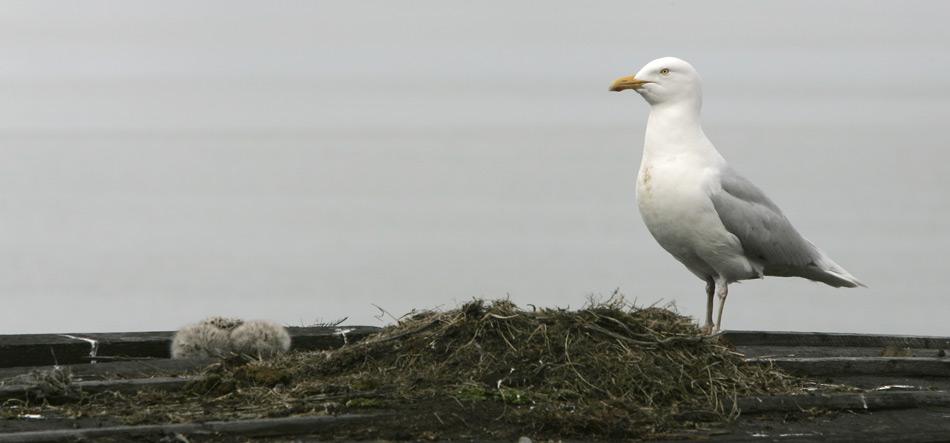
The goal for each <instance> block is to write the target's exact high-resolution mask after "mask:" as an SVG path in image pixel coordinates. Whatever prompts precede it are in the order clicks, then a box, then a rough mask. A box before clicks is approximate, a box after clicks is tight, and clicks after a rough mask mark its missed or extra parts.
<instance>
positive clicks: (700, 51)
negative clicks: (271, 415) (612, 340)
mask: <svg viewBox="0 0 950 443" xmlns="http://www.w3.org/2000/svg"><path fill="white" fill-rule="evenodd" d="M945 5H946V4H945V3H942V2H900V3H899V4H895V3H894V2H823V1H814V2H802V1H795V2H767V3H766V2H754V1H748V2H716V3H710V2H702V1H697V2H689V1H676V2H626V1H616V2H595V3H584V4H581V3H576V2H554V3H552V2H544V3H539V2H507V1H506V2H461V1H458V2H452V1H424V2H386V1H378V2H369V1H360V2H352V1H340V2H313V1H306V2H305V1H301V2H289V1H288V2H279V3H273V2H241V1H222V2H196V1H154V2H144V1H142V2H140V1H115V2H96V1H85V2H46V1H33V0H31V1H20V2H11V1H7V2H3V3H0V265H2V268H0V291H2V292H0V297H2V299H3V300H4V303H3V304H4V306H6V307H7V308H5V309H0V333H17V332H54V331H93V330H98V331H103V330H137V329H173V328H176V327H178V326H180V325H181V324H184V323H188V322H191V321H195V320H198V319H200V318H202V317H204V316H207V315H212V314H226V315H239V316H243V317H248V318H271V319H274V320H278V321H282V322H285V323H289V324H300V323H307V322H312V321H316V320H321V319H322V320H330V319H335V318H341V317H346V316H349V317H350V319H351V320H350V323H363V324H380V323H379V321H378V320H376V319H375V318H374V317H373V315H374V314H375V313H376V311H375V308H374V307H373V304H377V305H380V306H384V307H385V308H386V309H388V310H391V311H393V312H394V313H402V312H406V311H408V310H409V309H412V308H419V307H432V306H440V305H441V306H453V305H454V304H455V303H457V302H458V301H460V300H466V299H468V298H470V297H474V296H479V297H503V296H507V295H510V296H511V297H512V298H513V299H515V301H517V302H520V303H535V304H544V305H558V306H568V305H570V306H575V307H576V306H579V305H580V304H582V303H583V301H584V299H585V297H586V296H587V295H589V294H609V293H610V292H611V291H613V290H614V289H616V288H620V289H621V291H622V292H624V293H626V294H627V295H628V296H630V297H631V298H636V299H637V300H639V301H641V302H646V303H653V302H655V301H657V300H661V299H662V300H663V302H664V303H665V302H668V301H675V302H676V303H677V305H678V306H679V307H680V309H681V310H682V311H683V312H684V313H686V314H688V315H694V316H698V315H700V314H701V313H702V309H703V306H704V302H705V299H704V295H703V288H702V282H700V281H698V280H697V279H695V277H694V276H692V274H690V273H689V272H688V271H686V270H685V268H683V267H682V266H681V265H680V264H679V263H677V262H675V260H673V259H672V258H671V257H669V256H668V255H667V254H666V253H665V252H664V251H662V250H661V249H660V248H659V247H658V246H657V245H656V244H655V242H654V241H653V239H652V238H650V236H649V233H648V232H647V231H646V230H645V229H644V227H643V226H642V222H641V221H640V218H639V215H638V214H637V212H636V207H635V204H634V190H633V184H634V177H635V175H636V170H637V167H638V164H639V156H640V147H641V143H642V131H643V125H644V123H645V119H646V114H647V106H646V104H645V103H643V102H642V100H641V99H640V98H639V97H637V96H636V95H634V94H632V93H630V94H610V93H607V91H606V89H607V87H608V85H609V84H610V82H611V81H612V80H613V79H614V78H616V77H618V76H621V75H628V74H631V73H633V72H636V71H637V70H638V69H639V67H640V66H642V65H643V64H645V63H646V62H648V61H650V60H652V59H654V58H657V57H660V56H666V55H674V56H679V57H682V58H685V59H687V60H689V61H691V62H692V63H693V64H694V65H695V66H696V67H697V69H699V71H700V72H701V74H702V76H703V78H704V80H705V91H706V99H705V108H704V109H705V114H704V115H705V122H706V132H707V134H709V135H710V137H711V138H712V140H713V142H714V143H715V144H717V146H719V148H720V150H721V151H722V152H723V154H724V155H725V156H726V157H727V159H729V160H730V161H731V162H732V163H733V164H734V165H736V166H737V167H738V168H739V169H740V170H741V171H743V172H744V173H745V175H747V176H748V177H749V178H750V179H752V180H753V181H755V182H756V183H758V184H759V185H761V187H763V188H764V189H765V190H766V191H767V192H768V193H769V194H770V195H772V197H773V198H774V199H775V200H776V201H777V202H778V203H779V205H780V206H782V207H783V208H784V209H785V211H786V213H788V215H789V216H790V218H791V219H792V221H793V222H794V223H795V224H796V225H797V226H799V228H800V229H801V230H802V231H803V233H804V234H805V235H806V236H808V237H809V238H810V239H811V240H813V241H815V242H816V243H817V244H819V245H820V246H822V247H823V248H824V249H826V250H827V252H829V254H830V255H832V256H833V257H834V258H835V259H836V260H837V261H838V262H839V263H841V264H842V265H843V266H845V267H846V268H848V269H849V270H850V271H851V272H852V273H854V274H855V275H856V276H858V277H859V278H861V279H862V280H864V281H866V282H867V283H868V284H869V285H870V286H871V287H870V288H869V289H867V290H862V291H861V292H858V291H846V290H834V289H831V288H826V287H822V286H818V285H815V284H811V283H808V282H803V281H795V280H788V279H770V280H766V281H763V282H752V283H747V284H743V285H740V286H738V287H736V288H735V289H734V290H733V291H732V294H733V296H732V297H730V304H729V306H727V309H726V321H727V323H726V327H734V328H745V329H776V328H778V329H798V330H812V329H815V330H850V331H864V332H891V333H926V334H950V331H948V330H946V328H945V326H944V324H945V321H944V318H943V315H942V313H945V312H946V311H947V308H948V307H950V304H948V302H946V301H945V300H946V297H945V288H946V285H947V284H948V283H950V281H948V278H950V277H947V274H948V273H947V272H946V271H948V270H950V269H947V264H946V262H945V257H944V251H946V249H947V247H950V236H948V233H947V229H946V226H947V225H948V222H950V220H948V218H950V204H948V199H947V198H946V195H945V191H946V189H948V188H950V179H948V175H947V174H946V167H945V165H946V164H947V160H948V154H947V149H946V147H947V143H948V141H950V140H948V137H947V136H946V135H945V131H944V127H945V125H946V122H947V121H948V117H950V115H948V114H950V111H948V109H950V108H948V105H950V47H948V46H950V28H948V27H947V26H946V24H945V19H946V17H947V16H948V13H950V11H948V9H950V8H948V7H947V6H945Z"/></svg>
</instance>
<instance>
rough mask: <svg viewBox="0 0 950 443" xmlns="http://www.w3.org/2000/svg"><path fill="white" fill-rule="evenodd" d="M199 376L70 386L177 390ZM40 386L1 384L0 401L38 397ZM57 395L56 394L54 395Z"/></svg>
mask: <svg viewBox="0 0 950 443" xmlns="http://www.w3.org/2000/svg"><path fill="white" fill-rule="evenodd" d="M196 379H197V377H154V378H138V379H131V380H91V381H77V382H72V383H71V384H70V385H69V386H70V388H73V389H76V390H78V391H81V392H86V393H91V394H96V393H100V392H107V391H109V392H136V391H141V390H146V389H151V390H162V391H169V390H177V389H181V388H183V387H184V386H185V385H187V384H188V383H190V382H192V381H194V380H196ZM38 392H39V388H38V387H37V386H36V385H33V384H31V385H7V386H0V401H2V400H6V399H10V398H27V397H37V396H38V394H37V393H38ZM54 396H55V395H54Z"/></svg>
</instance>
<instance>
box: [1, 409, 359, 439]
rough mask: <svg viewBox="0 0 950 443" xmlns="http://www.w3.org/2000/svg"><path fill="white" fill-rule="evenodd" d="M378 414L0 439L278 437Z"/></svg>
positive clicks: (34, 433) (110, 429) (41, 433)
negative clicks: (198, 436)
mask: <svg viewBox="0 0 950 443" xmlns="http://www.w3.org/2000/svg"><path fill="white" fill-rule="evenodd" d="M375 417H378V415H337V416H316V417H283V418H265V419H256V420H234V421H211V422H205V423H180V424H160V425H142V426H109V427H101V428H85V429H57V430H49V431H27V432H13V433H5V434H0V443H40V442H51V443H53V442H74V441H86V440H90V441H95V440H97V439H104V438H109V439H118V440H122V441H126V440H133V439H144V438H147V439H149V441H153V440H158V439H160V438H162V437H165V436H168V435H175V434H183V435H189V434H197V435H206V436H222V435H223V436H241V437H277V436H294V435H307V434H312V433H315V432H319V431H322V430H325V429H327V428H329V427H333V426H353V425H355V424H357V423H360V422H366V421H369V420H371V419H373V418H375Z"/></svg>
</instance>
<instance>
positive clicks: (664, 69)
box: [660, 68, 670, 75]
mask: <svg viewBox="0 0 950 443" xmlns="http://www.w3.org/2000/svg"><path fill="white" fill-rule="evenodd" d="M660 75H670V68H663V69H660Z"/></svg>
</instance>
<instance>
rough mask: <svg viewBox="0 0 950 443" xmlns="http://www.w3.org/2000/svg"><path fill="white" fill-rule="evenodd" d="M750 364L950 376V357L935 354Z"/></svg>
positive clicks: (818, 372)
mask: <svg viewBox="0 0 950 443" xmlns="http://www.w3.org/2000/svg"><path fill="white" fill-rule="evenodd" d="M746 361H747V362H749V363H754V364H772V365H775V366H777V367H779V368H781V369H784V370H787V371H789V372H792V373H796V374H804V375H812V376H824V375H906V376H929V377H950V359H946V358H935V357H803V358H748V359H746Z"/></svg>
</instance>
